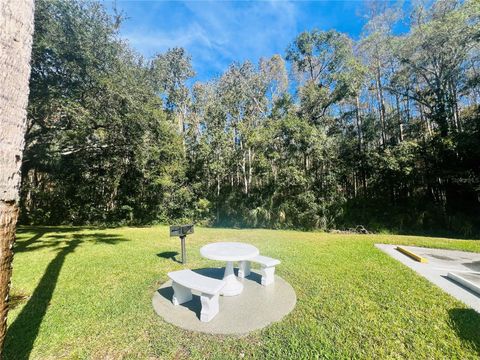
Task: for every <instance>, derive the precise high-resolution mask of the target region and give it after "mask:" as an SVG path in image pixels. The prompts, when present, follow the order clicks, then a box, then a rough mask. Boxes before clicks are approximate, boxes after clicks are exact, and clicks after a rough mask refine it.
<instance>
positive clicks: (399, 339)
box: [5, 226, 480, 360]
mask: <svg viewBox="0 0 480 360" xmlns="http://www.w3.org/2000/svg"><path fill="white" fill-rule="evenodd" d="M195 231H196V233H195V234H194V235H192V236H189V237H188V239H187V251H188V261H189V262H188V266H189V267H190V268H203V267H205V266H220V265H221V263H219V262H214V261H209V260H206V259H203V258H201V257H200V254H199V249H200V247H201V246H203V245H204V244H207V243H209V242H213V241H242V242H248V243H251V244H253V245H255V246H257V247H258V248H259V249H260V252H261V253H263V254H266V255H269V256H272V257H276V258H279V259H281V260H282V264H281V265H280V266H279V267H278V268H277V273H278V275H280V276H281V277H283V278H284V279H285V280H287V281H288V282H289V283H290V284H291V285H292V286H293V287H294V289H295V291H296V293H297V305H296V307H295V309H294V310H293V311H292V312H291V313H290V314H289V315H288V316H287V317H286V318H284V319H283V320H282V321H281V322H279V323H275V324H273V325H271V326H269V327H267V328H265V329H263V330H260V331H256V332H253V333H251V334H249V335H248V336H244V337H235V336H214V335H206V334H200V333H192V332H188V331H185V330H182V329H179V328H176V327H175V326H173V325H170V324H168V323H166V322H164V321H163V320H162V319H161V318H160V317H159V316H158V315H156V314H155V312H154V311H153V308H152V305H151V298H152V295H153V292H154V291H155V290H156V289H157V287H158V286H159V285H160V284H162V283H163V282H165V281H166V280H167V272H169V271H172V270H179V269H182V268H183V266H182V265H181V264H179V263H177V262H175V261H173V260H172V259H171V258H169V257H168V256H169V254H168V252H171V251H179V247H180V246H179V245H180V241H179V240H178V239H176V238H169V237H168V228H167V227H164V226H156V227H150V228H118V229H106V230H101V229H82V228H72V227H65V228H21V229H20V230H19V235H18V241H17V244H16V247H15V249H16V251H15V253H16V254H15V260H14V268H13V282H12V283H13V300H12V303H13V306H14V308H13V310H11V311H10V314H9V329H8V334H7V340H6V350H5V351H6V358H7V359H15V360H17V359H20V360H21V359H26V358H28V357H30V358H32V359H55V358H62V359H64V358H67V359H70V358H72V359H89V358H94V359H103V358H105V359H119V358H124V359H136V358H140V359H156V358H175V359H182V358H217V359H224V358H241V357H244V358H272V359H286V358H329V359H333V358H335V359H336V358H382V359H383V358H409V359H413V358H415V359H418V358H428V359H432V358H442V359H444V358H449V359H451V358H461V359H467V358H471V359H474V358H475V359H478V357H479V356H480V315H479V314H477V313H476V312H474V311H473V310H470V309H468V308H466V307H465V306H464V305H462V303H460V302H459V301H457V300H455V299H454V298H453V297H451V296H449V295H447V294H446V293H444V292H443V291H442V290H440V289H439V288H437V287H435V286H434V285H432V284H431V283H429V282H428V281H427V280H425V279H423V278H422V277H420V276H418V275H416V274H415V273H414V272H413V271H412V270H410V269H409V268H407V267H406V266H404V265H402V264H401V263H399V262H397V261H396V260H394V259H392V258H390V257H389V256H388V255H386V254H384V253H383V252H381V251H380V250H377V249H376V248H374V246H373V244H374V243H394V244H405V245H417V246H430V247H439V248H448V249H460V250H469V251H476V252H480V241H475V240H468V241H467V240H449V239H441V238H427V237H413V236H393V235H343V234H338V235H337V234H324V233H314V232H310V233H308V232H296V231H273V230H233V229H207V228H197V229H196V230H195Z"/></svg>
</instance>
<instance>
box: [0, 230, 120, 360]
mask: <svg viewBox="0 0 480 360" xmlns="http://www.w3.org/2000/svg"><path fill="white" fill-rule="evenodd" d="M37 235H38V234H37ZM37 235H36V236H37ZM42 235H43V234H42ZM33 238H35V236H34V237H33ZM33 238H32V239H33ZM48 238H49V239H50V240H49V241H44V242H43V243H42V246H32V245H33V244H34V243H35V241H30V240H31V239H29V240H27V241H26V243H27V244H26V245H25V246H23V247H22V243H20V249H21V251H34V250H37V249H40V248H52V249H54V250H56V251H57V253H56V255H55V257H54V258H53V260H52V261H51V262H50V263H49V264H48V266H47V268H46V269H45V272H44V274H43V276H42V278H41V279H40V281H39V283H38V285H37V287H36V288H35V290H34V292H33V294H32V296H31V297H30V298H29V299H28V302H27V304H26V305H25V306H24V307H23V309H22V310H21V312H20V314H19V315H18V316H17V318H16V319H15V321H14V322H13V323H12V324H11V325H10V326H9V327H8V331H7V336H6V339H5V349H4V356H5V359H15V360H24V359H28V358H29V357H30V353H31V351H32V348H33V344H34V342H35V339H36V338H37V336H38V332H39V330H40V325H41V324H42V321H43V318H44V317H45V315H46V313H47V310H48V307H49V305H50V301H51V299H52V296H53V292H54V291H55V287H56V285H57V280H58V278H59V276H60V271H61V269H62V266H63V264H64V262H65V258H66V257H67V255H68V254H71V253H73V252H74V251H75V250H76V249H77V248H78V247H79V246H80V245H81V244H83V243H92V242H93V243H95V244H97V243H102V244H110V245H113V244H116V243H118V242H120V241H127V240H125V239H122V238H120V237H118V236H116V235H111V234H104V233H93V234H92V233H90V234H88V233H87V234H73V236H72V237H71V238H70V239H68V238H65V237H64V236H62V235H54V236H49V237H48ZM37 239H38V238H37ZM16 251H17V252H18V251H19V249H18V247H17V248H16Z"/></svg>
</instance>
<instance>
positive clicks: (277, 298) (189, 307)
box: [152, 268, 297, 334]
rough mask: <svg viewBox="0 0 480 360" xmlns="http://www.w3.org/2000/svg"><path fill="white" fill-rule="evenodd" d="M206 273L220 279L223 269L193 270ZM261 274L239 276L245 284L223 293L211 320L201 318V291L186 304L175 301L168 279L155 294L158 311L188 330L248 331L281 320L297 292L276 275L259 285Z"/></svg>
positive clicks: (290, 306) (225, 332)
mask: <svg viewBox="0 0 480 360" xmlns="http://www.w3.org/2000/svg"><path fill="white" fill-rule="evenodd" d="M194 271H195V272H198V273H200V274H202V275H205V276H210V277H213V278H217V279H221V278H222V277H223V272H224V268H209V269H199V270H194ZM260 279H261V276H260V275H259V274H258V273H256V272H254V271H252V273H251V274H250V276H248V277H247V278H246V279H238V280H239V281H241V282H242V283H243V285H244V288H243V292H242V293H241V294H240V295H238V296H228V297H226V296H220V300H219V307H220V311H219V313H218V314H217V315H216V316H215V317H214V318H213V319H212V320H211V321H210V322H201V321H200V309H201V304H200V297H199V295H200V294H196V293H195V291H194V292H193V299H192V300H191V301H189V302H186V303H184V304H181V305H178V306H174V305H173V304H172V295H173V289H172V282H171V281H167V282H166V283H165V284H163V285H162V286H161V287H160V289H158V290H157V291H156V292H155V294H154V295H153V299H152V304H153V308H154V309H155V312H156V313H157V314H158V315H160V316H161V317H162V318H163V319H164V320H165V321H166V322H169V323H171V324H173V325H176V326H178V327H181V328H183V329H186V330H191V331H199V332H204V333H210V334H246V333H248V332H250V331H253V330H257V329H261V328H263V327H265V326H267V325H269V324H271V323H272V322H275V321H279V320H281V319H282V318H283V317H284V316H285V315H287V314H288V313H289V312H290V311H292V310H293V308H294V307H295V303H296V301H297V297H296V295H295V291H294V290H293V288H292V287H291V286H290V284H288V283H287V282H286V281H285V280H283V279H282V278H281V277H279V276H275V283H274V284H272V285H269V286H262V285H261V284H260Z"/></svg>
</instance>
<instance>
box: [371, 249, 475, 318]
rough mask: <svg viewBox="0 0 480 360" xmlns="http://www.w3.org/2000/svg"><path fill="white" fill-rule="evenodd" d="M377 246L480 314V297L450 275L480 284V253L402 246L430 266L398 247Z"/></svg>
mask: <svg viewBox="0 0 480 360" xmlns="http://www.w3.org/2000/svg"><path fill="white" fill-rule="evenodd" d="M375 246H376V247H377V248H378V249H380V250H382V251H384V252H385V253H387V254H388V255H390V256H391V257H393V258H394V259H396V260H398V261H400V262H401V263H403V264H405V265H407V266H408V267H409V268H411V269H413V270H414V271H416V272H417V273H418V274H420V275H422V276H423V277H425V278H426V279H428V280H429V281H431V282H432V283H434V284H435V285H437V286H438V287H440V288H441V289H443V290H444V291H445V292H447V293H448V294H450V295H452V296H453V297H455V298H457V299H458V300H460V301H462V302H463V303H465V304H466V305H467V306H470V307H471V308H472V309H474V310H476V311H477V312H479V313H480V294H477V293H476V292H474V291H472V290H471V289H469V288H467V287H465V286H463V285H462V284H460V283H459V282H457V281H454V280H452V279H449V278H448V273H451V272H453V273H455V274H461V276H469V277H470V279H472V278H473V279H474V281H479V282H480V276H479V275H480V254H478V253H471V252H466V251H458V250H443V249H431V248H422V247H416V246H403V245H402V247H403V248H406V249H407V250H409V251H411V252H413V253H415V254H417V255H419V256H421V257H423V258H426V259H427V260H428V262H427V263H420V262H417V261H415V260H413V259H411V258H410V257H408V256H406V255H405V254H402V253H401V252H399V251H398V250H396V247H397V246H396V245H387V244H375ZM479 285H480V283H479Z"/></svg>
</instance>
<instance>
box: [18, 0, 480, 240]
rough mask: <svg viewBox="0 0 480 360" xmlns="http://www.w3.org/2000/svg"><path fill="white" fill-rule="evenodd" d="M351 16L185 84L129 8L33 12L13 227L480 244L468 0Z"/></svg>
mask: <svg viewBox="0 0 480 360" xmlns="http://www.w3.org/2000/svg"><path fill="white" fill-rule="evenodd" d="M363 15H365V16H366V17H367V20H366V23H365V26H364V28H363V31H362V34H361V36H360V37H359V38H358V39H352V38H351V37H349V36H348V35H346V34H344V33H340V32H338V31H336V30H333V29H332V30H319V29H311V30H310V31H307V32H303V33H300V34H298V35H297V37H296V38H293V39H292V40H291V43H290V45H289V47H288V48H287V49H285V53H284V54H278V55H274V56H272V57H265V58H261V59H258V61H257V62H255V63H252V62H248V61H247V62H244V63H232V64H231V65H230V66H229V67H228V69H226V71H225V72H224V73H223V74H219V75H218V76H217V77H215V78H212V79H210V80H209V81H206V82H198V81H196V82H195V81H194V80H195V71H194V69H193V66H192V59H191V57H190V56H189V54H188V53H187V52H186V51H185V50H184V49H182V48H171V49H169V50H168V51H166V52H163V53H158V54H157V55H156V56H154V57H152V58H148V59H147V58H144V57H143V56H141V55H140V54H138V53H137V52H136V51H135V50H134V49H133V48H132V47H131V46H130V45H129V43H128V42H127V41H126V40H125V39H124V38H122V37H121V35H120V29H121V26H122V21H123V20H124V17H125V16H128V14H122V13H116V12H113V13H112V12H111V11H107V9H106V8H105V6H104V5H103V4H102V3H99V2H84V1H70V0H38V1H36V9H35V32H34V40H33V48H32V72H31V77H30V97H29V105H28V115H27V121H28V124H27V133H26V137H25V152H24V161H23V165H22V192H21V222H22V223H23V224H50V225H57V224H74V225H89V224H103V225H143V224H153V223H172V222H194V223H196V224H203V225H210V226H229V227H264V228H286V229H289V228H292V229H309V230H310V229H311V230H313V229H320V230H331V229H348V228H351V227H355V226H357V225H359V224H361V225H363V226H365V227H366V228H367V229H368V230H371V231H378V232H380V231H392V232H399V233H409V232H437V231H438V232H440V231H443V232H451V233H458V234H462V235H463V236H473V235H474V234H478V233H480V21H479V20H480V2H478V1H475V0H465V1H457V0H444V1H436V2H433V3H432V2H431V1H417V2H414V3H412V4H411V6H409V7H406V6H402V5H401V4H398V5H396V4H393V3H389V2H371V3H368V4H367V5H366V6H365V11H364V14H363ZM318 27H319V28H321V27H322V24H318ZM399 29H400V30H399Z"/></svg>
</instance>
